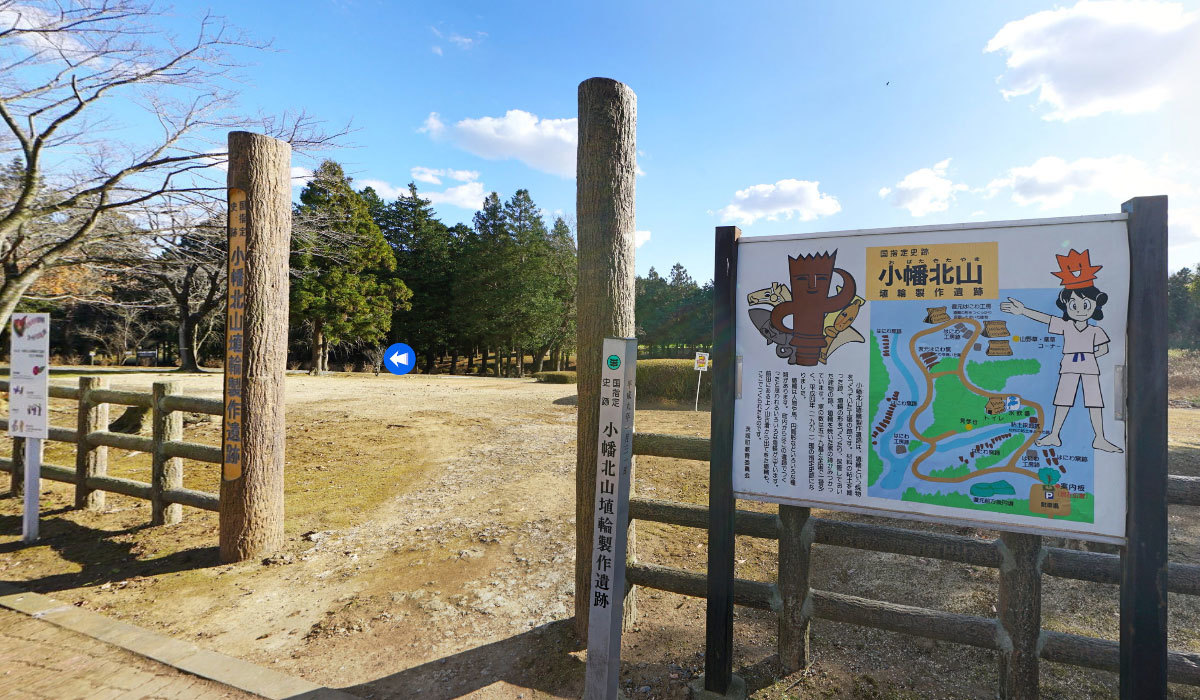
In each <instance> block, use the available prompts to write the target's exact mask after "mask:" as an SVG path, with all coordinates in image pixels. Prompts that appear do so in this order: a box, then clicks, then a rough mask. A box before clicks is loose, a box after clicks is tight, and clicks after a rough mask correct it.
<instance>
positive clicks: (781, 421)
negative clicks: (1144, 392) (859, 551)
mask: <svg viewBox="0 0 1200 700" xmlns="http://www.w3.org/2000/svg"><path fill="white" fill-rule="evenodd" d="M737 290H738V295H737V298H738V302H737V307H736V309H735V318H736V324H737V327H736V354H737V356H738V361H739V362H740V363H741V365H740V367H739V370H740V371H739V372H738V374H739V376H740V377H741V380H740V386H739V387H738V392H737V400H736V401H735V408H734V430H735V434H734V446H735V451H734V490H735V492H736V495H737V496H738V497H740V498H749V499H756V500H767V501H775V502H786V503H796V504H801V505H811V506H817V507H828V508H835V509H840V510H849V511H857V512H867V513H874V514H878V515H887V516H893V517H908V518H918V519H922V520H945V521H950V522H956V523H964V524H972V525H978V526H984V527H986V526H992V527H998V528H1001V529H1006V530H1013V531H1020V532H1032V533H1060V534H1062V533H1069V534H1071V535H1072V536H1075V537H1080V538H1086V539H1093V540H1100V541H1112V542H1120V541H1121V539H1122V538H1123V537H1124V534H1125V469H1126V463H1125V457H1124V454H1123V448H1124V445H1125V426H1124V423H1123V422H1121V421H1120V420H1119V419H1118V418H1119V414H1118V413H1117V412H1116V411H1115V410H1114V403H1115V402H1116V400H1117V397H1123V396H1124V392H1123V391H1122V390H1121V389H1120V387H1118V385H1117V378H1118V377H1120V376H1123V373H1122V372H1120V370H1121V369H1123V365H1124V363H1125V345H1126V333H1127V328H1126V314H1127V302H1128V296H1129V250H1128V236H1127V231H1126V224H1125V216H1124V215H1111V216H1099V217H1080V218H1075V219H1043V220H1035V221H1019V222H1001V223H994V224H970V225H960V226H941V227H934V228H929V229H919V228H910V229H902V230H898V231H897V230H891V231H861V232H848V233H843V234H813V235H803V236H780V237H769V238H760V239H754V238H743V239H742V240H741V241H740V243H739V251H738V276H737ZM1128 330H1133V331H1135V332H1136V328H1132V329H1128Z"/></svg>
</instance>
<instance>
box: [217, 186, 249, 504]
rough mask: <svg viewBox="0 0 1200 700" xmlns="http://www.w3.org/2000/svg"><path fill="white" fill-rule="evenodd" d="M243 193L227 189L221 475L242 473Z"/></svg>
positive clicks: (244, 232)
mask: <svg viewBox="0 0 1200 700" xmlns="http://www.w3.org/2000/svg"><path fill="white" fill-rule="evenodd" d="M246 219H247V203H246V193H245V192H244V191H242V190H240V189H237V188H233V187H231V188H230V189H229V294H228V299H227V304H226V310H225V419H224V421H223V426H222V432H223V439H222V446H223V447H222V454H223V457H222V459H223V462H224V464H223V465H222V470H221V473H222V476H223V477H224V478H225V479H226V480H227V481H231V480H233V479H237V478H239V477H240V476H241V475H242V371H243V367H244V355H243V342H242V341H243V336H242V324H243V322H244V320H245V309H246Z"/></svg>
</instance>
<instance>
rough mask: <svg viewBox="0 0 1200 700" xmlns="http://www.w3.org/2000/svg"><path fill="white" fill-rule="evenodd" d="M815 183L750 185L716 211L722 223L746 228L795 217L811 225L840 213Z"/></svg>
mask: <svg viewBox="0 0 1200 700" xmlns="http://www.w3.org/2000/svg"><path fill="white" fill-rule="evenodd" d="M820 184H821V183H819V182H813V181H809V180H794V179H787V180H780V181H779V182H776V183H775V184H774V185H754V186H753V187H747V188H746V189H744V190H738V191H737V192H735V193H734V194H733V201H732V202H730V203H729V204H728V205H727V206H725V207H723V208H721V209H719V210H718V211H717V214H718V215H719V216H720V217H721V220H722V221H737V222H740V223H742V224H743V225H745V226H749V225H750V224H752V223H754V222H755V221H756V220H758V219H760V218H763V217H766V219H767V220H768V221H778V220H779V219H780V218H784V219H791V218H792V217H793V216H795V217H798V218H799V219H800V220H801V221H812V220H813V219H815V218H817V217H818V216H831V215H833V214H836V213H838V212H839V211H841V210H842V205H841V204H839V203H838V201H837V199H835V198H834V197H832V196H830V195H828V194H825V193H823V192H821V191H820V189H819V185H820Z"/></svg>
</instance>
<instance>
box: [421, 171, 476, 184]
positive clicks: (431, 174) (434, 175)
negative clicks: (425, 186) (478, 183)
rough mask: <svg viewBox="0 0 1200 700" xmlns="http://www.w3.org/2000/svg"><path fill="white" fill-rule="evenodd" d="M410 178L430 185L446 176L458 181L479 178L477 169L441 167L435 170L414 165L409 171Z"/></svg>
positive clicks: (471, 180) (470, 180)
mask: <svg viewBox="0 0 1200 700" xmlns="http://www.w3.org/2000/svg"><path fill="white" fill-rule="evenodd" d="M411 174H412V179H413V180H416V181H417V182H426V183H429V184H431V185H440V184H442V178H443V177H448V178H450V179H451V180H458V181H459V182H473V181H475V180H478V179H479V171H478V170H451V169H448V168H442V169H439V170H435V169H433V168H424V167H420V166H418V167H415V168H413V169H412V171H411Z"/></svg>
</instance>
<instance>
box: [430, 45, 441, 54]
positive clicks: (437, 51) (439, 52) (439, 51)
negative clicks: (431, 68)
mask: <svg viewBox="0 0 1200 700" xmlns="http://www.w3.org/2000/svg"><path fill="white" fill-rule="evenodd" d="M431 50H432V51H433V52H434V53H435V54H437V55H438V56H441V55H442V47H440V46H434V47H432V49H431Z"/></svg>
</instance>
